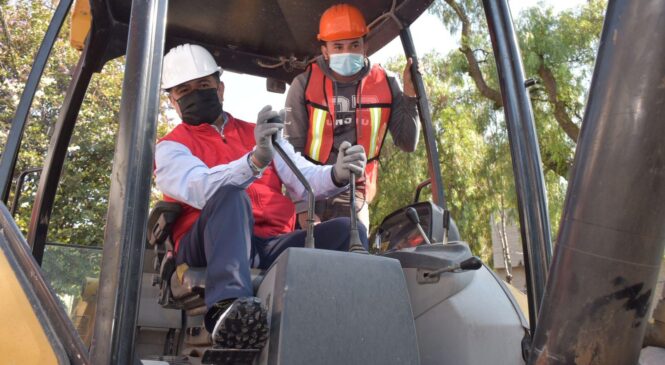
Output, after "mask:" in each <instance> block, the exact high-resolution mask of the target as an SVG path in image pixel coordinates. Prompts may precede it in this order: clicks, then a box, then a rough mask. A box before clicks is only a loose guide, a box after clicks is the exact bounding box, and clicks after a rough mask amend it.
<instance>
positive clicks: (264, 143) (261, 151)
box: [252, 105, 284, 167]
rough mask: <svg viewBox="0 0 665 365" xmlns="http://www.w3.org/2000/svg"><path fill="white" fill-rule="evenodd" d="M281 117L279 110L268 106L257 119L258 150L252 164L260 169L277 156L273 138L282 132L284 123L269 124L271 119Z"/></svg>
mask: <svg viewBox="0 0 665 365" xmlns="http://www.w3.org/2000/svg"><path fill="white" fill-rule="evenodd" d="M277 116H279V112H278V111H277V110H272V107H271V106H270V105H266V106H264V107H263V109H261V111H260V112H259V115H258V117H257V118H256V128H254V139H255V140H256V148H254V153H253V154H252V160H253V161H252V162H254V164H255V165H257V166H258V167H265V166H268V164H269V163H270V162H271V161H272V159H273V157H274V155H275V148H274V147H273V145H272V136H273V135H275V134H277V135H279V133H280V132H281V130H282V129H283V128H284V123H268V120H270V119H271V118H274V117H277Z"/></svg>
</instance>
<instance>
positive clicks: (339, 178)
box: [332, 141, 367, 185]
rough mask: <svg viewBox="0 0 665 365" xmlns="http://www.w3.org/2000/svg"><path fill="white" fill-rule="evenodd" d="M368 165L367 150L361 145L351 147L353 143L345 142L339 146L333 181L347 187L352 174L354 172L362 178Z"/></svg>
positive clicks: (333, 169)
mask: <svg viewBox="0 0 665 365" xmlns="http://www.w3.org/2000/svg"><path fill="white" fill-rule="evenodd" d="M366 164H367V156H365V148H363V146H361V145H355V146H351V143H349V142H347V141H344V142H342V144H341V145H340V146H339V153H338V154H337V162H335V164H334V165H333V168H332V171H333V180H334V181H335V183H337V184H340V185H342V184H343V185H346V184H348V183H349V179H350V177H351V172H354V173H355V174H356V177H360V176H362V174H363V172H364V171H365V165H366Z"/></svg>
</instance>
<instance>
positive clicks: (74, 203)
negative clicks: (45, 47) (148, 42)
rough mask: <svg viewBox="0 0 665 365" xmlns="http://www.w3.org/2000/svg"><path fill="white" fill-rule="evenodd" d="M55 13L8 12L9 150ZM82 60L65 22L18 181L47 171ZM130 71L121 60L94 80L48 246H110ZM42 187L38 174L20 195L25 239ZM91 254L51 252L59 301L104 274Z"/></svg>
mask: <svg viewBox="0 0 665 365" xmlns="http://www.w3.org/2000/svg"><path fill="white" fill-rule="evenodd" d="M53 9H54V6H53V5H52V3H51V2H50V1H15V2H11V3H9V4H5V5H2V7H1V10H2V15H3V20H4V21H5V23H6V26H7V27H6V29H3V34H2V37H0V38H1V39H2V43H1V44H0V48H1V49H2V52H1V54H0V82H1V83H2V85H3V88H2V91H0V106H1V109H0V121H1V124H0V131H1V132H0V138H1V139H2V143H3V144H4V143H5V142H4V141H5V139H6V138H7V134H8V131H9V127H10V121H11V120H12V118H13V114H14V112H15V110H16V107H17V106H18V101H19V99H20V96H21V93H22V88H23V86H24V84H25V82H26V80H27V77H28V75H29V73H30V70H31V67H32V63H33V61H34V56H35V54H36V52H37V49H38V48H39V45H40V44H41V41H42V38H43V36H44V34H45V32H46V28H47V27H48V24H49V22H50V20H51V17H52V14H53ZM79 56H80V52H79V51H76V50H75V49H73V48H72V47H71V46H70V45H69V22H66V23H65V25H64V26H63V28H62V30H61V31H60V35H59V37H58V40H57V42H56V45H55V46H54V48H53V50H52V52H51V55H50V57H49V61H48V63H47V66H46V70H45V71H44V75H43V76H42V79H41V82H40V85H39V88H38V91H37V94H36V96H35V99H34V101H33V103H32V108H31V110H30V115H29V119H28V124H27V126H26V131H25V135H24V137H23V140H22V143H21V150H20V153H19V158H18V161H17V167H16V169H15V176H16V175H18V174H19V173H20V172H21V171H23V170H24V169H27V168H31V167H42V166H43V164H44V158H45V156H46V153H47V151H48V148H49V140H50V136H51V135H52V133H53V131H54V128H55V126H56V123H57V120H58V116H59V112H60V106H61V105H62V102H63V99H64V97H65V93H66V90H67V87H68V85H69V82H70V80H71V77H72V73H73V71H74V68H75V66H76V63H77V62H78V59H79ZM123 69H124V66H123V63H122V62H121V60H114V61H111V62H109V63H107V64H106V66H105V67H104V70H103V72H102V73H99V74H95V75H94V76H93V79H92V81H91V83H90V85H89V87H88V93H87V94H86V98H85V99H84V101H83V105H82V107H81V112H80V114H79V117H78V119H77V122H76V127H75V128H74V132H73V135H72V138H71V143H70V145H69V148H68V155H67V158H66V160H65V165H64V168H63V172H62V176H61V181H60V185H59V187H58V190H57V194H56V199H55V203H54V207H53V213H52V216H51V220H50V224H49V230H48V236H47V242H57V243H62V244H78V245H84V246H101V245H102V243H103V238H104V226H105V220H106V219H105V217H106V211H107V205H108V193H109V186H110V175H111V166H112V164H111V163H112V157H113V152H114V148H115V146H114V145H115V134H116V130H117V120H118V109H119V108H118V107H119V105H120V95H121V88H120V85H121V83H122V75H123ZM38 181H39V174H38V173H37V174H31V175H30V176H29V177H28V179H27V181H26V184H25V186H24V188H23V189H22V190H21V198H20V200H19V204H18V207H17V208H18V209H17V214H16V216H15V219H16V222H17V224H18V225H19V227H20V228H21V229H22V230H23V231H24V233H26V232H27V229H28V225H29V222H30V216H31V211H32V204H33V199H34V194H35V192H36V190H37V185H38ZM10 201H11V199H10ZM93 253H94V251H93ZM89 255H91V253H88V251H87V250H84V251H81V250H75V249H65V248H60V249H55V248H51V247H49V249H48V250H47V251H46V253H45V257H44V266H43V268H44V270H45V275H46V276H47V277H48V278H49V279H50V280H51V284H52V285H53V287H54V289H55V290H56V291H57V292H58V293H59V294H69V295H77V294H78V292H79V291H80V284H82V283H83V280H84V279H85V276H96V275H98V274H99V267H98V264H99V262H98V260H91V259H89V258H87V257H88V256H89ZM84 256H85V257H84Z"/></svg>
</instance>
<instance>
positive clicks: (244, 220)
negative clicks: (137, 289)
mask: <svg viewBox="0 0 665 365" xmlns="http://www.w3.org/2000/svg"><path fill="white" fill-rule="evenodd" d="M350 224H351V221H350V219H349V218H336V219H332V220H329V221H327V222H324V223H320V224H318V225H316V226H315V227H314V241H315V246H316V248H321V249H326V250H337V251H346V250H348V248H349V227H350ZM253 228H254V218H253V216H252V206H251V203H250V201H249V197H248V196H247V193H246V192H245V190H244V189H242V188H238V187H232V186H224V187H221V188H219V189H218V190H217V192H215V194H214V195H213V196H212V197H211V198H210V200H208V202H207V203H206V205H205V206H204V207H203V209H202V210H201V216H200V217H199V218H198V219H197V220H196V222H195V223H194V225H193V226H192V229H191V230H190V231H189V232H187V234H185V235H184V236H183V238H182V239H181V241H180V246H179V248H178V253H177V254H176V263H177V264H178V265H180V264H182V263H186V264H187V265H189V266H191V267H207V269H206V283H205V285H206V292H205V302H206V306H207V307H208V308H210V307H211V306H212V305H213V304H215V303H217V302H219V301H222V300H225V299H230V298H239V297H247V296H252V295H254V293H253V292H252V282H251V275H250V267H258V268H260V269H267V268H268V267H270V265H271V264H272V263H273V262H274V261H275V259H277V257H278V256H279V254H281V253H282V252H283V251H284V250H286V249H287V248H289V247H303V246H304V245H305V235H306V232H305V231H304V230H296V231H294V232H291V233H286V234H282V235H279V236H275V237H265V238H264V237H257V236H254V234H253V233H252V232H253ZM358 230H359V233H360V240H361V242H362V244H363V246H365V248H366V249H367V247H368V246H367V230H366V229H365V227H364V226H363V225H362V224H358Z"/></svg>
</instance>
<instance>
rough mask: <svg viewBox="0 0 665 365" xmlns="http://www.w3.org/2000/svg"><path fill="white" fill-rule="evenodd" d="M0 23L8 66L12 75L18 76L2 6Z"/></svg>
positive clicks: (0, 8)
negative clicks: (5, 42)
mask: <svg viewBox="0 0 665 365" xmlns="http://www.w3.org/2000/svg"><path fill="white" fill-rule="evenodd" d="M0 25H1V26H2V33H3V34H4V36H5V39H6V40H7V52H8V53H9V60H10V62H11V65H10V68H11V69H12V73H13V74H14V75H13V76H14V77H18V69H17V68H16V59H14V50H13V49H12V38H11V36H10V35H9V30H8V29H7V22H5V14H4V13H3V12H2V7H1V6H0Z"/></svg>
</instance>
